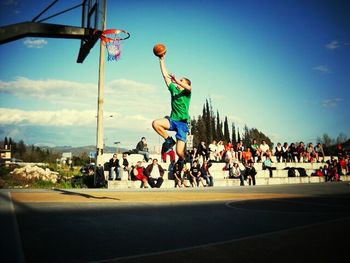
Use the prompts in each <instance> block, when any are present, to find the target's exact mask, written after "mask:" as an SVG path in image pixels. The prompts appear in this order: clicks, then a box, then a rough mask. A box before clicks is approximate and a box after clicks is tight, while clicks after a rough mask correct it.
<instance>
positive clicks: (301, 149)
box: [297, 142, 306, 163]
mask: <svg viewBox="0 0 350 263" xmlns="http://www.w3.org/2000/svg"><path fill="white" fill-rule="evenodd" d="M297 152H298V156H297V159H298V162H299V163H300V162H302V161H305V159H306V152H305V145H304V143H303V142H300V143H299V145H298V146H297Z"/></svg>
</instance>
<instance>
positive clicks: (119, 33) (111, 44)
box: [101, 29, 130, 61]
mask: <svg viewBox="0 0 350 263" xmlns="http://www.w3.org/2000/svg"><path fill="white" fill-rule="evenodd" d="M129 37H130V34H129V32H127V31H125V30H122V29H107V30H104V31H103V32H102V34H101V41H102V44H103V45H104V46H105V47H106V49H107V52H108V58H107V59H108V61H110V60H111V61H113V60H115V61H118V60H119V59H120V55H121V46H120V41H122V40H125V39H128V38H129Z"/></svg>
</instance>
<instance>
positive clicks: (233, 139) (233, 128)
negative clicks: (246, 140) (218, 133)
mask: <svg viewBox="0 0 350 263" xmlns="http://www.w3.org/2000/svg"><path fill="white" fill-rule="evenodd" d="M231 142H232V144H233V145H236V144H237V139H236V127H235V124H234V123H232V139H231Z"/></svg>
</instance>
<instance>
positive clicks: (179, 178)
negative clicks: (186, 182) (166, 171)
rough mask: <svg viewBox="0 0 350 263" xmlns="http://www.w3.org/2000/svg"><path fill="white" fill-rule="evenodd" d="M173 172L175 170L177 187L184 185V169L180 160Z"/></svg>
mask: <svg viewBox="0 0 350 263" xmlns="http://www.w3.org/2000/svg"><path fill="white" fill-rule="evenodd" d="M184 167H185V166H184ZM173 172H174V180H175V188H176V187H182V169H181V165H180V164H179V163H178V162H176V163H175V167H174V170H173Z"/></svg>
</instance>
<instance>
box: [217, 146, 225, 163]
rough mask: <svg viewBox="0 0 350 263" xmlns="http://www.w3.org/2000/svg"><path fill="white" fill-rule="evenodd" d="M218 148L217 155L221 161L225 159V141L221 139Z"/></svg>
mask: <svg viewBox="0 0 350 263" xmlns="http://www.w3.org/2000/svg"><path fill="white" fill-rule="evenodd" d="M217 146H218V147H217V149H216V156H217V158H218V161H219V162H221V161H222V159H223V156H224V154H225V145H224V142H223V141H219V142H218V145H217Z"/></svg>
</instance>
